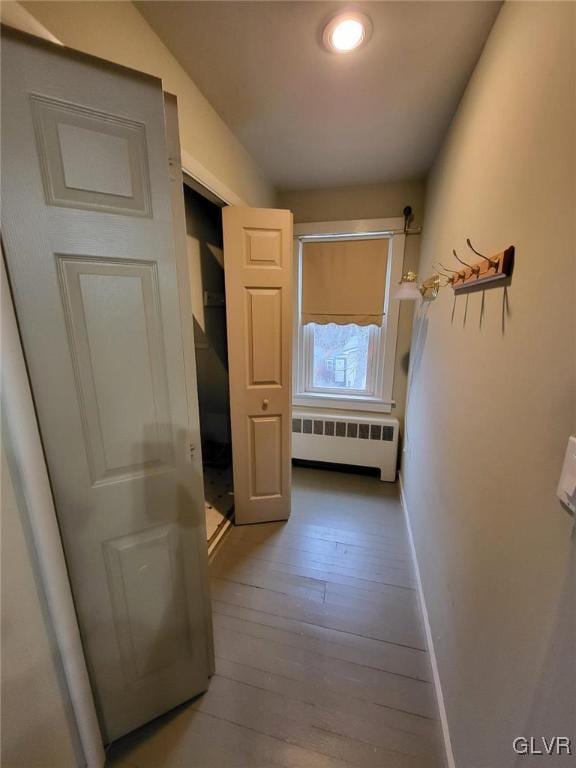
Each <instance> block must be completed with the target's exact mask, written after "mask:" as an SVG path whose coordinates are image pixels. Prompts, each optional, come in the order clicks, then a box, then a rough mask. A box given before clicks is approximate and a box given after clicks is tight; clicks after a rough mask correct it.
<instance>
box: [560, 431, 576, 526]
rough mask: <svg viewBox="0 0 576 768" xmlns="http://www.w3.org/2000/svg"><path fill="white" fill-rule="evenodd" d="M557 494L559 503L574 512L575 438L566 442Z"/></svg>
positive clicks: (575, 477)
mask: <svg viewBox="0 0 576 768" xmlns="http://www.w3.org/2000/svg"><path fill="white" fill-rule="evenodd" d="M557 494H558V498H559V499H560V501H562V502H563V503H564V504H566V506H567V507H568V508H569V509H571V510H572V512H576V437H571V438H570V439H569V440H568V447H567V448H566V456H565V457H564V465H563V467H562V474H561V475H560V482H559V483H558V491H557Z"/></svg>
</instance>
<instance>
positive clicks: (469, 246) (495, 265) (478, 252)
mask: <svg viewBox="0 0 576 768" xmlns="http://www.w3.org/2000/svg"><path fill="white" fill-rule="evenodd" d="M466 245H467V246H468V248H470V250H471V251H472V252H473V253H475V254H476V256H480V258H481V259H484V261H487V262H488V264H490V266H491V267H492V268H493V269H496V267H497V266H498V260H497V259H489V258H488V256H484V254H483V253H480V251H477V250H476V248H474V246H473V245H472V243H471V242H470V238H469V237H467V238H466Z"/></svg>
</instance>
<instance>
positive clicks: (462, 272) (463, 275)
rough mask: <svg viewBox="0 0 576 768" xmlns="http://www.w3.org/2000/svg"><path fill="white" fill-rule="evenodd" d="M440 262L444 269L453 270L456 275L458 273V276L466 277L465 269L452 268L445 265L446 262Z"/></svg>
mask: <svg viewBox="0 0 576 768" xmlns="http://www.w3.org/2000/svg"><path fill="white" fill-rule="evenodd" d="M438 264H440V266H441V267H442V269H445V270H447V271H448V272H453V273H454V274H455V275H458V277H465V276H466V273H465V272H464V270H463V269H450V267H445V266H444V264H442V262H441V261H439V262H438ZM452 279H453V280H454V278H452Z"/></svg>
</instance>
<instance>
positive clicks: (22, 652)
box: [0, 435, 81, 768]
mask: <svg viewBox="0 0 576 768" xmlns="http://www.w3.org/2000/svg"><path fill="white" fill-rule="evenodd" d="M2 439H3V441H5V440H7V436H6V435H3V437H2ZM1 461H2V464H1V471H2V553H1V554H2V749H1V753H0V754H1V762H2V766H3V767H4V768H48V766H50V767H52V766H59V767H60V766H61V768H72V766H76V765H80V764H81V760H80V758H79V755H80V752H79V748H78V741H77V736H76V726H75V724H74V718H73V715H72V713H71V709H70V704H69V699H68V693H67V689H66V684H65V681H64V678H63V673H62V668H61V665H60V660H59V656H58V651H57V648H56V645H55V641H54V638H53V636H52V632H51V628H50V623H49V619H48V617H47V612H46V611H47V609H46V603H45V599H44V595H43V593H42V587H41V585H40V581H39V576H38V573H37V571H36V561H35V555H34V549H33V544H32V542H31V540H30V531H29V528H28V517H27V512H26V508H25V505H24V501H23V499H21V498H19V497H18V495H17V493H16V491H15V489H16V488H17V487H18V486H19V483H18V482H17V480H16V478H15V477H13V468H12V467H11V466H10V465H9V463H8V461H7V456H6V452H5V450H4V445H2V447H1Z"/></svg>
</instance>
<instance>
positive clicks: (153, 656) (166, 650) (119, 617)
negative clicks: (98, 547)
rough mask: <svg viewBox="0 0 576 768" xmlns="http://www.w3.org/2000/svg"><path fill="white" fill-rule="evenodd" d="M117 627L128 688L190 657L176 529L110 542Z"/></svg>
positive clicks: (108, 554) (109, 564)
mask: <svg viewBox="0 0 576 768" xmlns="http://www.w3.org/2000/svg"><path fill="white" fill-rule="evenodd" d="M105 552H106V561H107V567H108V580H109V585H110V593H111V598H112V605H113V613H114V627H115V630H116V636H117V640H118V645H119V648H120V655H121V658H122V665H121V666H122V672H123V674H124V679H125V683H126V685H138V684H139V683H140V684H142V683H143V682H145V681H146V678H148V677H150V676H153V675H155V674H158V673H159V672H160V671H162V670H163V669H165V668H167V667H170V666H173V665H174V664H176V663H177V662H178V661H179V660H180V659H183V658H185V656H186V654H187V653H189V647H188V646H189V638H188V634H187V626H186V615H187V613H186V602H185V593H184V582H183V578H182V558H181V552H180V546H179V541H178V533H177V530H176V528H175V526H173V525H166V526H161V527H159V528H153V529H152V530H148V531H143V532H141V533H136V534H132V535H130V536H124V537H122V538H120V539H116V540H114V541H111V542H107V543H106V544H105Z"/></svg>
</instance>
